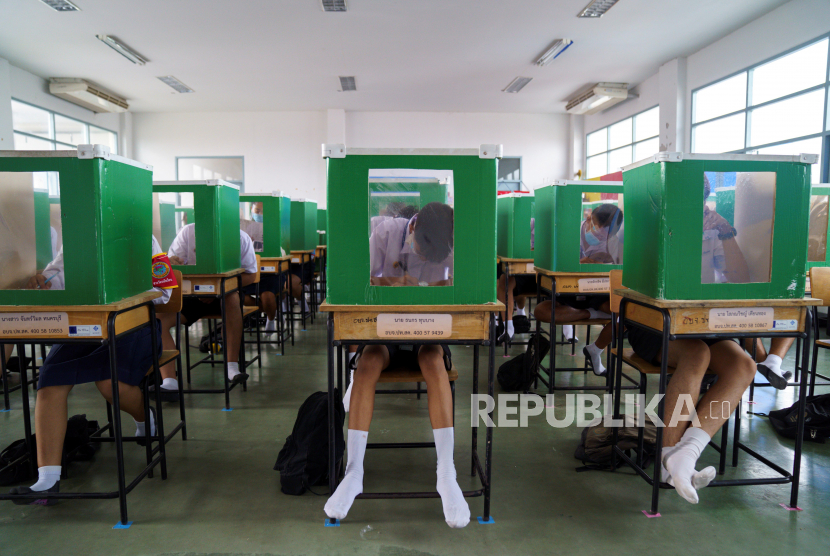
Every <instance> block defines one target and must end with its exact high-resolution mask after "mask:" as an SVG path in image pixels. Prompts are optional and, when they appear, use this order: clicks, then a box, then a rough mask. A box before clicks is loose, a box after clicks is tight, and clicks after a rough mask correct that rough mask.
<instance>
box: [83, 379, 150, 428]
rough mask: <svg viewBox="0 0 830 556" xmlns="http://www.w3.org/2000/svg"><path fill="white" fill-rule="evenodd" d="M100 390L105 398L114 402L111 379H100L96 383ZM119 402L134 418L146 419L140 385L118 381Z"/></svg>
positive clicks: (140, 420)
mask: <svg viewBox="0 0 830 556" xmlns="http://www.w3.org/2000/svg"><path fill="white" fill-rule="evenodd" d="M95 386H97V387H98V391H99V392H101V395H102V396H104V399H105V400H107V401H108V402H109V403H110V404H112V382H111V381H109V380H99V381H98V382H96V383H95ZM118 404H119V406H120V407H121V411H123V412H124V413H128V414H129V415H130V417H132V418H133V420H135V421H137V422H139V423H143V422H144V421H145V419H146V415H145V414H144V394H143V393H142V392H141V388H139V387H138V386H130V385H129V384H124V383H123V382H119V383H118Z"/></svg>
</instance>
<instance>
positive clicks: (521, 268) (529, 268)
mask: <svg viewBox="0 0 830 556" xmlns="http://www.w3.org/2000/svg"><path fill="white" fill-rule="evenodd" d="M496 260H497V261H498V263H499V264H500V265H502V269H503V270H504V273H505V274H507V276H508V278H509V277H510V276H515V275H517V274H535V273H536V270H535V267H534V266H533V259H511V258H508V257H497V258H496Z"/></svg>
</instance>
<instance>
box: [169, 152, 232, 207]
mask: <svg viewBox="0 0 830 556" xmlns="http://www.w3.org/2000/svg"><path fill="white" fill-rule="evenodd" d="M191 158H238V159H240V160H241V161H242V181H236V180H223V181H227V182H228V183H231V184H233V185H236V186H238V187H239V192H240V193H245V157H244V156H240V155H231V156H177V157H176V181H179V160H187V159H191ZM179 202H181V196H180V198H179Z"/></svg>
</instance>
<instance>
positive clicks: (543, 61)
mask: <svg viewBox="0 0 830 556" xmlns="http://www.w3.org/2000/svg"><path fill="white" fill-rule="evenodd" d="M573 43H574V41H572V40H571V39H556V40H555V41H553V44H552V45H550V48H548V49H547V50H546V51H545V53H544V54H542V55H541V56H539V59H538V60H536V65H537V66H546V65H548V64H550V63H551V62H552V61H554V60H555V59H556V58H557V57H558V56H559V55H560V54H562V53H563V52H565V51H566V50H567V49H568V47H569V46H571V45H572V44H573Z"/></svg>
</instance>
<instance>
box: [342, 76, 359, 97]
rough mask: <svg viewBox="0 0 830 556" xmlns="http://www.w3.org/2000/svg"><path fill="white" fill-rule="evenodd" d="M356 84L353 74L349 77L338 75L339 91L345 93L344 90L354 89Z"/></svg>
mask: <svg viewBox="0 0 830 556" xmlns="http://www.w3.org/2000/svg"><path fill="white" fill-rule="evenodd" d="M356 90H357V84H356V83H355V82H354V76H349V77H343V76H341V77H340V92H341V93H345V92H346V91H356Z"/></svg>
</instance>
